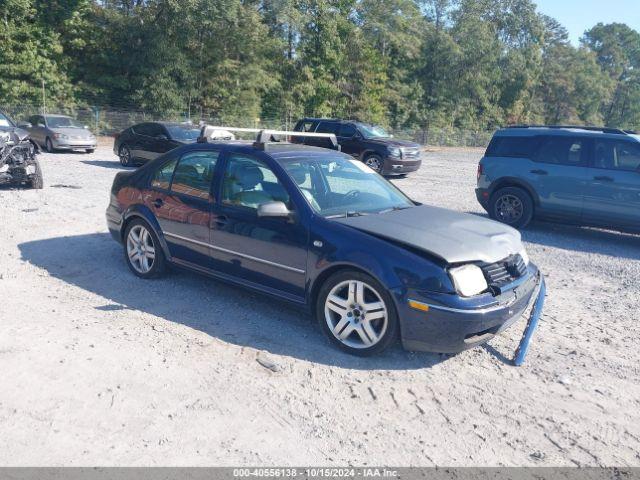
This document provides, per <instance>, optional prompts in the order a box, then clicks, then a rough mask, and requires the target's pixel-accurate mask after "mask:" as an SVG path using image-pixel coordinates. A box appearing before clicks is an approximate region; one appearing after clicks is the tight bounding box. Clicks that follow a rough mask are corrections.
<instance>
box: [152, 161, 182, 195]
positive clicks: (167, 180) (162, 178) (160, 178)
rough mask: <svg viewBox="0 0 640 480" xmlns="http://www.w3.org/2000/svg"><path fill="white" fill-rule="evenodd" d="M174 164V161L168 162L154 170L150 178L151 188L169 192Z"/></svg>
mask: <svg viewBox="0 0 640 480" xmlns="http://www.w3.org/2000/svg"><path fill="white" fill-rule="evenodd" d="M176 163H178V161H177V160H176V159H174V160H170V161H169V162H167V163H165V164H164V165H162V166H161V167H160V168H159V169H158V170H156V171H155V173H154V174H153V177H152V178H151V186H152V187H154V188H159V189H162V190H169V186H170V185H171V177H172V176H173V171H174V170H175V168H176Z"/></svg>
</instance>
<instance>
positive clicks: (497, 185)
mask: <svg viewBox="0 0 640 480" xmlns="http://www.w3.org/2000/svg"><path fill="white" fill-rule="evenodd" d="M507 187H514V188H520V189H522V190H524V191H525V192H527V193H528V194H529V196H530V197H531V200H533V206H534V209H535V208H536V207H538V206H539V205H540V197H539V196H538V194H537V193H536V191H535V189H534V188H533V187H532V186H531V185H530V184H529V183H528V182H526V181H524V180H522V179H521V178H516V177H503V178H500V179H498V180H496V181H495V182H493V183H492V184H491V186H490V187H489V196H490V197H491V196H492V195H493V194H494V193H496V192H497V191H498V190H500V189H502V188H507ZM534 213H535V212H534Z"/></svg>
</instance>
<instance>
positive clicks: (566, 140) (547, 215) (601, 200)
mask: <svg viewBox="0 0 640 480" xmlns="http://www.w3.org/2000/svg"><path fill="white" fill-rule="evenodd" d="M476 194H477V197H478V201H479V202H480V204H481V205H482V206H483V207H484V208H485V209H486V210H487V212H488V213H489V215H490V216H491V217H492V218H494V219H496V220H500V221H502V222H504V223H507V224H509V225H512V226H514V227H518V228H520V227H524V226H526V225H527V224H528V223H529V222H530V221H531V220H532V219H534V218H537V219H542V220H551V221H560V222H564V223H572V224H577V225H588V226H595V227H605V228H615V229H619V230H628V231H640V135H637V134H634V133H632V132H625V131H622V130H617V129H611V128H596V127H571V126H553V127H538V126H530V127H527V126H517V127H510V128H505V129H502V130H499V131H498V132H496V134H495V135H494V137H493V139H492V140H491V143H490V144H489V147H488V148H487V151H486V153H485V156H484V158H483V159H482V160H481V161H480V164H479V166H478V188H477V190H476Z"/></svg>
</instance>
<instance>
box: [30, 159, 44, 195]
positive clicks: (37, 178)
mask: <svg viewBox="0 0 640 480" xmlns="http://www.w3.org/2000/svg"><path fill="white" fill-rule="evenodd" d="M33 163H34V165H35V166H36V171H35V173H34V174H33V177H31V188H33V189H35V190H42V188H43V187H44V179H43V178H42V168H40V162H38V161H37V160H35V161H34V162H33Z"/></svg>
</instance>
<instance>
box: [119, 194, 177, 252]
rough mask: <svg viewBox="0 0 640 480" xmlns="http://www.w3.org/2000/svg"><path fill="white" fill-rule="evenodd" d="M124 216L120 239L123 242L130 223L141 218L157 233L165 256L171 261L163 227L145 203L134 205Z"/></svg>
mask: <svg viewBox="0 0 640 480" xmlns="http://www.w3.org/2000/svg"><path fill="white" fill-rule="evenodd" d="M122 218H123V220H122V226H121V227H120V239H121V240H122V242H124V240H125V238H124V235H125V232H126V231H127V227H128V226H129V224H130V223H131V222H132V221H134V220H136V219H141V220H143V221H144V222H145V223H147V224H148V225H149V226H150V227H151V229H152V230H153V232H154V233H155V234H156V237H158V240H159V241H160V247H161V248H162V251H163V253H164V256H165V258H166V259H167V260H169V261H170V260H171V254H170V253H169V246H168V245H167V241H166V239H165V238H164V234H163V233H162V228H161V227H160V224H159V223H158V220H156V217H155V215H153V213H152V212H151V211H150V210H149V208H148V207H146V206H144V205H132V206H131V207H130V208H129V209H128V210H127V211H126V212H125V213H124V215H123V216H122Z"/></svg>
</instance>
